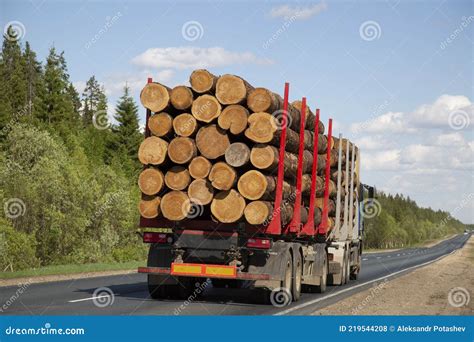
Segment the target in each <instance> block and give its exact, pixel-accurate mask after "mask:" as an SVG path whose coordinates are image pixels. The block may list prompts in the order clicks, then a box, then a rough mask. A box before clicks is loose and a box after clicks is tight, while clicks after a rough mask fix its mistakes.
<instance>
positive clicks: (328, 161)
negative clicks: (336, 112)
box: [319, 119, 332, 235]
mask: <svg viewBox="0 0 474 342" xmlns="http://www.w3.org/2000/svg"><path fill="white" fill-rule="evenodd" d="M331 139H332V119H329V125H328V150H327V154H326V173H325V182H324V206H323V215H322V219H321V224H320V225H319V234H321V235H326V233H327V231H328V214H329V212H328V211H329V208H328V204H329V178H330V172H331Z"/></svg>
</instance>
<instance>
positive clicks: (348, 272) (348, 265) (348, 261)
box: [346, 250, 351, 284]
mask: <svg viewBox="0 0 474 342" xmlns="http://www.w3.org/2000/svg"><path fill="white" fill-rule="evenodd" d="M350 253H351V252H350V251H349V250H348V251H347V259H346V284H347V283H348V282H349V280H350V279H351V258H350Z"/></svg>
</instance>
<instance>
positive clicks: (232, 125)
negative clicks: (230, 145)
mask: <svg viewBox="0 0 474 342" xmlns="http://www.w3.org/2000/svg"><path fill="white" fill-rule="evenodd" d="M248 116H249V111H248V110H247V108H245V107H244V106H241V105H230V106H227V107H225V108H224V110H223V111H222V112H221V115H219V117H218V118H217V124H218V125H219V127H221V128H222V129H225V130H229V131H230V133H232V134H234V135H239V134H241V133H242V132H243V131H245V129H246V128H247V120H248Z"/></svg>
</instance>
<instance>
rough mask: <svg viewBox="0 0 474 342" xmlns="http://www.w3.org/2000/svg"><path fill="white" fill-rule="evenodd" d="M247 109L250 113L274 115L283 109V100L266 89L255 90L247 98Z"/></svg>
mask: <svg viewBox="0 0 474 342" xmlns="http://www.w3.org/2000/svg"><path fill="white" fill-rule="evenodd" d="M247 107H249V108H250V109H251V110H252V112H254V113H258V112H266V113H274V112H276V111H277V110H280V109H282V108H283V99H282V98H281V96H280V95H278V94H275V93H273V92H271V91H270V90H268V89H266V88H261V87H259V88H255V89H253V90H252V91H250V93H249V94H248V96H247Z"/></svg>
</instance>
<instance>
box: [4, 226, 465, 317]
mask: <svg viewBox="0 0 474 342" xmlns="http://www.w3.org/2000/svg"><path fill="white" fill-rule="evenodd" d="M469 237H470V235H458V236H455V237H453V238H451V239H449V240H445V241H443V242H441V243H439V244H438V245H435V246H433V247H431V248H410V249H403V250H397V251H390V252H383V253H369V254H365V255H364V256H363V259H362V272H361V274H360V277H359V279H358V280H357V281H351V282H350V283H348V284H346V285H344V286H330V287H328V290H327V291H326V292H325V293H324V294H307V293H304V294H302V296H301V299H300V300H299V301H298V302H296V303H295V302H294V303H292V304H291V305H289V306H286V307H282V308H278V307H274V306H272V305H263V304H255V295H254V292H253V291H251V290H249V289H218V288H212V286H211V285H209V286H208V287H206V288H205V290H204V294H203V295H202V296H201V297H199V298H198V299H195V300H190V301H186V302H184V301H182V300H153V299H151V298H149V295H148V290H147V285H146V276H145V275H142V274H126V275H118V276H107V277H94V278H87V279H77V280H66V281H57V282H48V283H37V284H30V285H29V286H27V287H24V288H23V291H22V292H23V293H18V292H19V291H18V290H19V287H18V286H9V287H0V305H3V308H1V309H2V310H1V311H0V315H307V314H310V313H313V312H315V311H317V310H318V308H322V307H325V306H327V305H330V304H333V303H335V302H337V301H338V300H341V299H343V298H345V297H347V296H350V295H352V294H354V293H356V292H359V291H362V290H364V289H368V288H371V287H373V286H375V284H376V283H380V282H381V281H384V279H391V278H393V277H398V276H400V275H402V274H406V273H408V272H410V271H412V270H414V269H416V268H418V267H421V266H423V265H426V264H428V263H431V262H433V261H435V260H437V259H439V258H441V257H443V256H445V255H448V254H450V253H453V252H455V251H456V250H457V249H459V248H461V247H462V246H463V245H464V243H465V242H466V241H467V240H468V239H469ZM144 264H145V261H144ZM101 287H106V288H108V289H110V291H112V292H113V295H111V296H109V295H107V294H106V292H104V294H102V295H101V296H100V297H99V298H95V299H94V297H93V294H94V291H96V289H98V288H101ZM407 295H409V294H407ZM97 304H99V305H97Z"/></svg>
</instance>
